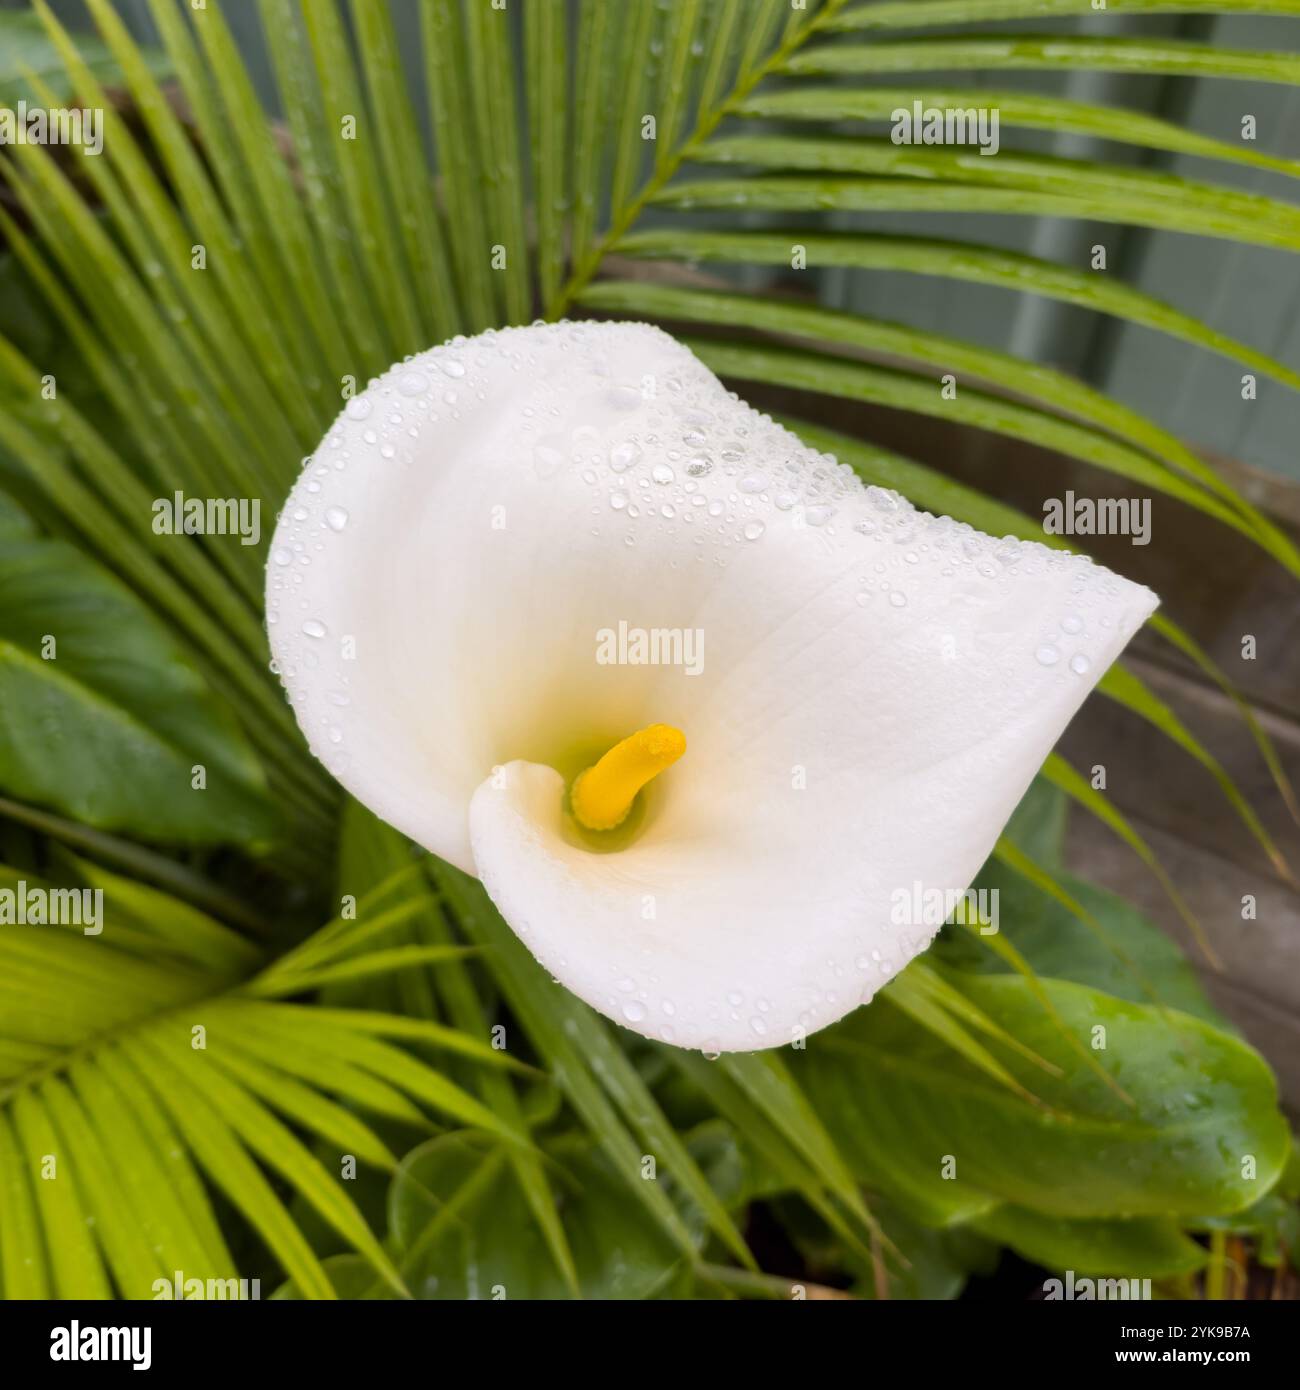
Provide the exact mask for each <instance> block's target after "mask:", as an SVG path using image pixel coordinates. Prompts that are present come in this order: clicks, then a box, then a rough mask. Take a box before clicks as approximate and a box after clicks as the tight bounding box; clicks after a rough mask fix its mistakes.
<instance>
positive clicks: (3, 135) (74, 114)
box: [0, 101, 104, 154]
mask: <svg viewBox="0 0 1300 1390" xmlns="http://www.w3.org/2000/svg"><path fill="white" fill-rule="evenodd" d="M0 145H78V146H80V148H81V152H82V154H101V153H102V152H103V149H104V113H103V111H102V110H101V109H100V108H99V107H97V106H96V107H90V106H28V105H27V103H26V102H25V101H20V102H19V103H18V105H17V106H0Z"/></svg>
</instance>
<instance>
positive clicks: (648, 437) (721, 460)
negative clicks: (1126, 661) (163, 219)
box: [267, 323, 1156, 1051]
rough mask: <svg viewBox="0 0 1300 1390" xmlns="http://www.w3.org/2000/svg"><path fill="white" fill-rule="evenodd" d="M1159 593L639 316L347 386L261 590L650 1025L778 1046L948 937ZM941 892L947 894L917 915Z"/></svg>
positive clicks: (296, 649) (376, 739)
mask: <svg viewBox="0 0 1300 1390" xmlns="http://www.w3.org/2000/svg"><path fill="white" fill-rule="evenodd" d="M1155 606H1156V598H1155V596H1154V595H1153V594H1152V593H1151V592H1150V591H1149V590H1148V589H1145V588H1142V587H1140V586H1139V585H1136V584H1132V583H1130V582H1128V581H1127V580H1125V579H1122V578H1120V577H1118V576H1117V575H1114V574H1111V573H1110V572H1108V571H1106V570H1104V569H1102V568H1100V567H1099V566H1095V565H1093V564H1091V563H1089V562H1088V561H1086V560H1084V559H1082V558H1079V557H1075V556H1070V555H1065V554H1062V553H1059V552H1055V551H1052V550H1049V549H1047V548H1045V547H1043V546H1039V545H1033V544H1025V543H1020V542H1017V541H1014V540H996V539H994V538H992V537H989V536H985V535H982V534H980V533H979V532H976V531H973V530H972V529H971V528H970V527H968V526H965V525H961V524H958V523H956V522H953V521H952V520H950V519H948V518H935V517H932V516H929V515H928V514H924V513H919V512H917V511H916V510H914V509H913V508H912V507H911V506H910V505H909V504H908V503H907V502H905V501H904V500H903V499H902V498H900V497H899V496H898V495H897V494H895V493H891V492H887V491H884V490H882V489H879V488H868V487H864V486H863V485H862V484H861V483H860V481H859V480H858V479H857V478H856V477H855V476H854V475H853V474H852V472H851V471H850V470H849V469H848V468H847V467H845V466H842V465H838V464H837V463H836V462H835V460H834V459H833V458H831V457H829V456H827V455H823V454H819V453H816V452H814V451H812V450H810V449H808V448H807V447H806V446H804V445H803V444H801V443H800V442H799V440H798V439H797V438H796V437H795V436H794V435H792V434H791V433H790V432H789V431H787V430H785V429H783V428H781V427H780V426H778V425H776V424H774V423H773V422H772V421H771V420H769V419H768V418H767V417H766V416H764V415H761V414H759V413H758V412H756V411H754V410H753V409H751V408H750V407H748V406H747V405H745V404H744V403H743V402H741V401H740V400H739V399H738V398H737V397H736V396H735V395H734V394H732V393H730V392H728V391H727V390H726V389H725V388H724V387H723V386H722V385H721V384H720V383H719V382H718V380H717V379H716V378H715V377H714V376H713V375H712V373H710V372H709V371H708V370H707V369H706V368H705V367H704V366H703V365H702V364H701V363H700V362H699V360H698V359H697V358H695V357H694V356H693V354H692V353H690V352H689V351H688V350H687V349H686V348H685V347H683V346H682V345H680V344H679V343H677V342H676V341H675V340H674V339H673V338H671V337H670V336H669V335H667V334H666V333H663V332H661V331H660V330H658V329H655V328H651V327H648V326H645V325H642V324H631V323H564V324H558V325H545V326H543V325H537V326H533V327H529V328H515V329H507V330H503V331H500V332H494V333H485V334H483V335H481V336H480V337H476V338H471V339H467V340H466V339H459V340H456V341H454V342H452V343H450V344H448V345H446V346H443V347H439V348H435V349H433V350H432V351H429V352H426V353H424V354H422V355H420V356H418V357H415V358H412V359H410V360H408V361H406V362H403V363H400V364H398V365H397V366H395V367H393V368H392V369H391V370H390V371H389V372H388V373H386V374H385V375H384V376H383V377H381V378H380V379H378V380H377V381H374V382H372V383H371V384H370V386H369V387H368V388H367V389H366V391H365V392H364V393H362V394H361V395H359V396H357V397H356V398H355V399H354V400H352V401H350V402H349V403H348V405H347V407H346V409H345V410H344V411H343V413H342V415H341V416H340V417H339V419H338V420H337V421H336V422H335V424H334V425H333V427H332V428H331V429H330V431H329V433H328V435H327V436H326V438H325V440H324V441H323V442H322V444H321V446H320V448H319V450H318V451H317V453H316V454H315V456H314V457H313V458H312V459H311V460H310V461H309V462H308V464H307V466H306V467H305V469H304V471H303V474H302V476H301V478H300V479H299V481H298V484H297V485H296V487H295V488H294V491H293V493H292V495H291V496H290V498H289V500H288V502H287V503H286V506H285V508H284V511H283V513H282V515H281V517H280V521H279V525H278V527H277V531H276V535H275V539H274V542H273V545H272V549H271V558H270V563H269V565H268V585H267V621H268V624H269V630H270V634H271V645H272V648H273V652H274V656H275V659H276V662H277V665H278V669H279V671H280V673H281V675H282V678H283V680H284V682H285V685H286V687H287V689H288V692H289V695H290V699H291V701H292V704H293V708H294V710H295V712H296V714H297V717H298V720H299V722H300V724H301V726H302V728H303V730H304V732H305V734H306V735H307V738H308V741H309V742H310V744H311V747H312V750H313V752H314V753H315V754H316V755H317V757H319V758H320V759H321V760H322V761H323V762H324V763H325V765H326V766H327V767H328V768H329V769H330V770H331V771H332V772H333V773H334V775H335V776H336V777H337V778H338V779H339V781H340V782H342V783H343V785H344V786H345V787H346V788H347V789H348V790H349V791H350V792H351V793H352V794H353V795H354V796H356V797H357V798H358V799H359V800H360V801H362V802H363V803H364V804H365V805H366V806H368V807H369V808H370V809H371V810H373V811H374V812H375V813H376V814H377V815H379V816H380V817H382V818H383V819H384V820H386V821H387V822H389V823H390V824H391V825H393V826H395V827H396V828H397V829H399V830H401V831H402V832H404V833H405V834H406V835H408V836H410V837H411V838H412V839H413V840H415V841H417V842H418V843H419V844H421V845H423V846H424V847H425V848H427V849H429V850H431V851H432V852H433V853H435V854H437V855H440V856H442V858H444V859H446V860H448V861H450V862H451V863H452V864H455V865H457V866H458V867H460V868H462V869H464V870H467V871H468V872H470V873H472V874H475V875H477V876H478V877H479V878H480V879H481V880H482V881H483V884H484V886H485V887H486V889H487V891H488V893H489V894H490V895H491V897H492V899H493V901H494V902H495V903H496V905H497V907H498V908H499V909H500V911H501V914H502V915H503V917H504V918H505V920H506V921H507V922H508V923H509V924H510V926H511V927H512V928H513V930H514V931H515V932H516V933H517V934H518V935H519V937H520V938H521V939H522V941H523V942H524V943H525V944H526V945H527V947H528V948H529V949H530V950H531V951H532V953H533V954H534V955H535V956H536V957H537V959H538V960H539V961H540V962H541V963H542V964H543V965H544V966H545V967H546V969H547V970H549V971H550V972H551V973H552V974H553V975H554V976H555V977H556V978H557V979H558V980H559V981H560V982H561V983H562V984H563V985H565V986H567V987H568V988H569V989H571V990H572V991H573V992H574V993H575V994H577V995H579V996H580V997H581V998H583V999H585V1000H586V1001H587V1002H588V1003H589V1004H591V1005H592V1006H593V1007H594V1008H596V1009H599V1010H600V1011H601V1012H602V1013H604V1014H606V1015H608V1016H609V1017H610V1018H612V1019H614V1020H615V1021H617V1022H618V1023H620V1024H623V1025H625V1026H626V1027H629V1028H632V1029H635V1030H636V1031H637V1032H640V1033H643V1034H645V1035H646V1036H647V1037H651V1038H656V1039H662V1040H665V1041H668V1042H673V1043H676V1044H679V1045H681V1046H685V1047H692V1048H702V1049H704V1050H705V1051H746V1050H751V1049H757V1048H763V1047H770V1046H773V1045H777V1044H781V1043H787V1042H789V1041H790V1040H791V1039H792V1038H798V1037H800V1036H802V1035H806V1034H807V1033H811V1032H812V1031H813V1030H815V1029H818V1028H821V1027H824V1026H825V1025H826V1024H829V1023H831V1022H833V1021H834V1020H836V1019H838V1018H840V1017H841V1016H843V1015H844V1014H845V1013H847V1012H848V1011H849V1010H851V1009H853V1008H855V1007H856V1006H857V1005H858V1004H861V1003H865V1002H866V1001H867V1000H869V999H870V998H871V996H872V994H873V993H874V992H875V991H876V990H877V989H878V988H879V987H880V986H881V985H883V984H884V983H886V982H887V981H888V980H889V979H890V978H891V977H892V976H893V975H895V974H896V973H897V972H898V971H899V970H901V969H902V968H903V966H904V965H906V963H907V962H908V960H910V959H911V958H912V957H913V956H915V955H916V954H918V953H919V952H920V951H922V950H924V949H925V947H926V946H927V945H928V944H929V941H930V939H931V938H932V937H933V935H934V933H935V931H936V930H937V928H938V925H939V920H940V919H941V914H940V918H939V919H935V918H933V917H932V915H931V914H925V913H922V914H918V913H917V912H916V911H915V910H914V909H915V905H916V904H918V903H926V902H933V901H935V900H936V894H937V895H940V896H947V897H951V895H955V894H957V893H960V892H962V891H963V890H965V889H966V887H967V886H968V885H969V884H970V882H971V880H972V878H973V877H974V875H975V874H976V872H977V871H978V870H979V868H980V866H981V864H982V863H983V861H984V860H985V858H986V857H987V855H988V853H989V851H990V849H991V848H992V846H993V844H994V841H995V840H996V839H997V836H998V834H999V832H1000V831H1001V829H1002V827H1003V825H1004V824H1005V822H1006V820H1007V818H1008V816H1009V815H1010V814H1011V811H1012V810H1013V808H1014V807H1015V805H1016V803H1017V802H1018V801H1019V799H1020V797H1021V796H1022V795H1023V793H1024V791H1025V790H1026V788H1027V787H1028V785H1029V783H1030V781H1031V780H1032V778H1033V776H1034V774H1035V772H1036V771H1037V769H1038V768H1039V766H1040V764H1041V763H1042V761H1043V759H1044V757H1045V756H1046V755H1047V753H1048V752H1049V751H1050V749H1051V747H1052V745H1053V744H1054V743H1055V741H1056V739H1057V737H1058V736H1059V735H1060V733H1061V731H1062V730H1063V729H1064V727H1065V725H1066V724H1067V722H1068V721H1069V720H1070V718H1071V717H1072V715H1073V714H1074V713H1075V711H1076V710H1077V709H1078V708H1079V705H1080V704H1081V703H1082V701H1083V699H1084V697H1085V696H1086V695H1087V693H1088V692H1089V690H1091V688H1092V686H1093V685H1094V684H1095V682H1096V681H1097V679H1098V678H1099V677H1100V675H1101V674H1102V673H1103V672H1104V671H1105V669H1106V668H1107V666H1109V665H1110V663H1111V662H1112V661H1114V659H1115V658H1116V656H1118V654H1119V653H1120V651H1121V650H1122V649H1123V647H1124V645H1125V644H1126V643H1127V641H1128V640H1129V638H1130V637H1131V636H1132V634H1133V633H1134V632H1135V631H1136V630H1137V628H1138V627H1139V626H1140V625H1141V623H1142V622H1143V621H1144V620H1145V619H1146V617H1147V616H1148V615H1149V614H1150V613H1151V612H1152V610H1153V609H1154V608H1155ZM918 915H920V916H921V917H922V920H918Z"/></svg>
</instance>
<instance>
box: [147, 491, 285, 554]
mask: <svg viewBox="0 0 1300 1390" xmlns="http://www.w3.org/2000/svg"><path fill="white" fill-rule="evenodd" d="M153 530H154V534H155V535H158V536H238V537H239V543H240V545H256V544H257V543H258V541H260V540H261V539H262V499H261V498H260V497H186V496H185V494H184V493H183V492H176V493H173V494H172V496H170V497H156V498H154V501H153Z"/></svg>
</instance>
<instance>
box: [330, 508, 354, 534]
mask: <svg viewBox="0 0 1300 1390" xmlns="http://www.w3.org/2000/svg"><path fill="white" fill-rule="evenodd" d="M325 524H326V525H327V526H328V527H329V528H330V530H331V531H341V530H342V529H343V528H344V527H345V526H346V525H347V524H348V514H347V512H345V511H344V510H343V508H342V507H326V508H325Z"/></svg>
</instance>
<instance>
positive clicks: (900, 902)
mask: <svg viewBox="0 0 1300 1390" xmlns="http://www.w3.org/2000/svg"><path fill="white" fill-rule="evenodd" d="M889 920H890V922H891V924H892V925H894V926H896V927H941V926H943V924H944V923H945V922H949V921H953V922H962V923H964V924H966V925H967V926H972V927H978V928H979V932H980V935H981V936H996V935H997V931H998V889H996V888H927V887H926V886H925V885H924V884H923V883H921V882H920V880H915V881H914V882H913V883H912V884H911V886H910V887H907V888H895V889H894V891H893V892H892V893H891V894H890V895H889Z"/></svg>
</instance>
